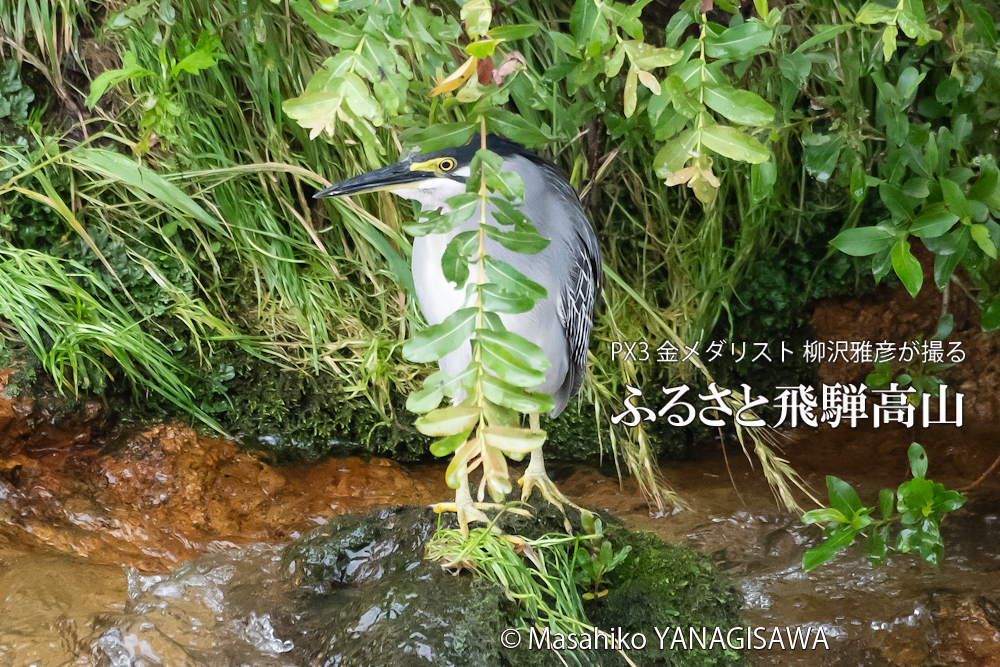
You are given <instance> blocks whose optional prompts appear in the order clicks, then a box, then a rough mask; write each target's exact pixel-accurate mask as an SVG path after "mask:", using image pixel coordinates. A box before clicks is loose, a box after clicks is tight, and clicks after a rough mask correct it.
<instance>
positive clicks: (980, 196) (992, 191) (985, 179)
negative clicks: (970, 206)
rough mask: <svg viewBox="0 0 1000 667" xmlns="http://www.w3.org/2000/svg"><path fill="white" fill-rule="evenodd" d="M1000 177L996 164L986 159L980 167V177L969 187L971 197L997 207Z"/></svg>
mask: <svg viewBox="0 0 1000 667" xmlns="http://www.w3.org/2000/svg"><path fill="white" fill-rule="evenodd" d="M998 179H1000V171H998V170H997V167H996V165H995V164H993V163H992V162H987V161H985V160H984V161H983V164H982V165H981V166H980V168H979V178H977V179H976V182H975V183H973V184H972V187H971V188H969V199H974V200H976V201H980V202H982V203H984V204H986V205H987V206H991V205H992V206H993V208H997V206H996V203H995V201H994V197H995V195H996V192H997V181H998Z"/></svg>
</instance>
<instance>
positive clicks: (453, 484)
mask: <svg viewBox="0 0 1000 667" xmlns="http://www.w3.org/2000/svg"><path fill="white" fill-rule="evenodd" d="M481 451H482V446H481V444H480V442H479V438H473V439H471V440H466V441H465V442H464V443H462V444H461V445H459V446H458V449H456V450H455V456H453V457H452V459H451V462H450V463H449V464H448V469H447V470H445V471H444V479H445V482H447V484H448V486H449V487H450V488H452V489H457V488H458V486H459V475H458V473H459V471H460V470H463V469H465V467H466V465H467V464H468V463H469V460H470V459H472V457H473V456H475V455H476V454H479V453H480V452H481Z"/></svg>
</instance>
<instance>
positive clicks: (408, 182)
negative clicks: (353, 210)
mask: <svg viewBox="0 0 1000 667" xmlns="http://www.w3.org/2000/svg"><path fill="white" fill-rule="evenodd" d="M481 147H482V143H481V141H480V138H479V134H475V135H473V137H472V139H471V140H470V141H469V142H468V143H467V144H465V145H464V146H457V147H455V148H445V149H443V150H439V151H434V152H433V153H410V154H409V155H407V156H406V157H404V158H402V159H401V160H400V161H399V162H397V163H395V164H390V165H389V166H387V167H382V168H381V169H376V170H374V171H369V172H368V173H366V174H361V175H360V176H355V177H354V178H349V179H347V180H346V181H341V182H340V183H336V184H334V185H331V186H330V187H328V188H326V189H325V190H322V191H320V192H317V193H316V194H315V195H313V196H314V197H316V198H319V197H340V196H344V195H356V194H362V193H365V192H378V191H380V190H385V191H388V192H391V193H393V194H395V195H399V196H400V197H403V198H404V199H414V200H416V201H418V202H420V204H421V205H422V206H423V208H424V209H426V210H432V209H439V208H442V207H444V206H445V202H446V201H447V200H448V199H449V198H451V197H454V196H455V195H458V194H461V193H463V192H465V182H466V181H467V180H468V179H469V172H470V164H471V163H472V158H473V157H475V155H476V151H477V150H479V149H480V148H481ZM486 147H487V148H488V149H489V150H491V151H493V152H494V153H496V154H498V155H500V157H504V158H506V157H510V156H511V155H522V156H526V157H529V158H531V159H535V160H537V159H539V158H538V156H536V155H534V154H533V153H530V152H528V151H527V150H526V149H525V148H524V147H523V146H521V145H520V144H516V143H514V142H512V141H509V140H508V139H504V138H503V137H498V136H496V135H493V134H490V135H487V137H486Z"/></svg>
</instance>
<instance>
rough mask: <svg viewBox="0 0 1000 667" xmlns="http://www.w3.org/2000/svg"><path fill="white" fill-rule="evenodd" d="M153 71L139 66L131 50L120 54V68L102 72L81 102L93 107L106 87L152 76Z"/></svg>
mask: <svg viewBox="0 0 1000 667" xmlns="http://www.w3.org/2000/svg"><path fill="white" fill-rule="evenodd" d="M152 75H153V73H152V72H150V71H149V70H148V69H146V68H144V67H140V66H139V64H138V63H137V62H136V60H135V55H134V54H133V53H132V52H131V51H125V52H124V53H123V54H122V66H121V68H120V69H111V70H107V71H106V72H102V73H101V74H100V75H98V77H97V78H96V79H94V80H93V82H91V84H90V93H89V94H88V95H87V97H86V98H84V100H83V103H84V104H86V105H87V108H88V109H93V108H94V105H95V104H97V102H98V101H99V100H100V99H101V97H103V96H104V93H105V92H107V90H108V88H113V87H115V86H117V85H118V84H119V83H121V82H122V81H128V80H130V79H137V78H140V77H144V76H152Z"/></svg>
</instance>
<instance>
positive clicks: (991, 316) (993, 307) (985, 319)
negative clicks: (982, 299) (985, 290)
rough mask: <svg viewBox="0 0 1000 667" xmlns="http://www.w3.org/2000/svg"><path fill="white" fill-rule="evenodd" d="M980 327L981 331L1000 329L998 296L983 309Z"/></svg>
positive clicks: (999, 301) (999, 298) (999, 297)
mask: <svg viewBox="0 0 1000 667" xmlns="http://www.w3.org/2000/svg"><path fill="white" fill-rule="evenodd" d="M981 317H982V319H981V325H982V328H983V331H996V330H997V329H1000V294H998V295H997V296H995V297H994V298H993V300H992V301H990V303H989V304H988V305H987V306H986V307H985V308H983V313H982V316H981Z"/></svg>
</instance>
